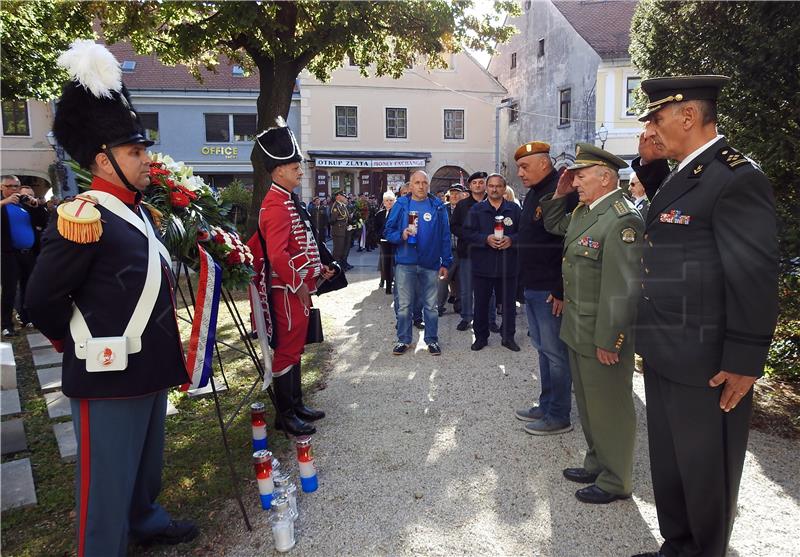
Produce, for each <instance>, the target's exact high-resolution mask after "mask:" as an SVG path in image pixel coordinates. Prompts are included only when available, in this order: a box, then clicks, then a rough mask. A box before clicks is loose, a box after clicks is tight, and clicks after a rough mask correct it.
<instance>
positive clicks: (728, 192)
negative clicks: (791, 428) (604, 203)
mask: <svg viewBox="0 0 800 557" xmlns="http://www.w3.org/2000/svg"><path fill="white" fill-rule="evenodd" d="M727 81H728V78H727V77H725V76H719V75H694V76H675V77H659V78H654V79H647V80H644V81H642V89H643V90H644V92H645V93H646V94H647V96H648V98H649V101H650V102H649V104H648V105H647V111H646V112H645V114H643V115H642V116H641V117H640V118H639V119H640V120H641V121H643V122H645V131H644V133H643V134H642V135H641V137H640V141H639V155H640V157H639V158H637V159H634V161H633V168H634V169H635V170H636V174H637V175H638V176H639V178H640V179H641V181H642V184H644V186H645V189H646V191H647V195H648V197H649V198H650V199H651V203H650V209H649V211H648V213H647V218H646V229H645V236H644V248H643V250H642V263H643V271H644V272H643V274H642V285H641V286H642V297H641V300H640V303H639V308H638V316H637V323H636V349H637V350H636V351H637V352H638V353H639V354H641V356H642V358H643V359H644V387H645V394H646V396H647V431H648V441H649V445H650V467H651V472H652V476H653V494H654V496H655V503H656V510H657V511H658V524H659V527H660V530H661V534H662V535H663V536H664V543H663V545H662V546H661V548H660V549H659V551H658V552H652V553H645V554H642V555H652V556H656V555H658V556H664V557H675V556H681V557H684V556H685V557H689V556H700V555H702V556H704V557H705V556H708V557H718V556H722V555H725V554H726V553H727V547H728V540H729V539H730V535H731V530H732V529H733V521H734V518H735V516H736V500H737V495H738V493H739V482H740V480H741V477H742V467H743V465H744V457H745V453H746V451H747V437H748V431H749V423H750V414H751V412H752V408H753V389H752V386H753V383H755V381H756V379H757V378H758V377H760V376H761V374H762V373H763V370H764V363H765V360H766V357H767V351H768V349H769V345H770V341H771V339H772V334H773V332H774V330H775V322H776V319H777V314H778V287H777V283H778V257H779V252H778V232H777V223H776V217H775V201H774V198H773V193H772V185H771V184H770V181H769V179H768V178H767V177H766V176H765V175H764V173H763V172H761V170H760V169H759V168H758V167H757V166H756V165H754V164H753V163H752V162H751V161H750V160H749V159H747V157H745V156H744V155H742V154H741V153H739V152H738V151H736V149H734V148H733V147H731V146H730V145H729V144H728V142H727V140H726V139H725V138H724V137H723V136H721V135H719V134H718V133H717V127H716V124H717V96H718V94H719V91H720V89H721V88H722V87H723V86H724V84H725V83H727ZM667 160H673V161H675V162H676V164H675V165H674V168H673V169H672V170H671V171H670V168H669V166H668V163H667Z"/></svg>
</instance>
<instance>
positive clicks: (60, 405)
mask: <svg viewBox="0 0 800 557" xmlns="http://www.w3.org/2000/svg"><path fill="white" fill-rule="evenodd" d="M44 400H45V402H47V415H48V416H50V418H51V419H55V418H61V417H64V416H71V415H72V410H71V409H70V405H69V399H68V398H67V397H65V396H64V393H62V392H61V391H53V392H52V393H45V394H44Z"/></svg>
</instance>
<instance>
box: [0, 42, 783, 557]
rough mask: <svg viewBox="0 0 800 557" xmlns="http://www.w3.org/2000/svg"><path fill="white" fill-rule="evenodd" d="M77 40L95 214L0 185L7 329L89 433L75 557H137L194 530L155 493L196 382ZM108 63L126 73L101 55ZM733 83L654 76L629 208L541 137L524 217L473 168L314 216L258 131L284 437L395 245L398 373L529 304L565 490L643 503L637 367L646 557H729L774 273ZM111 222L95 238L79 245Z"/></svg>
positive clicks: (531, 160) (142, 142)
mask: <svg viewBox="0 0 800 557" xmlns="http://www.w3.org/2000/svg"><path fill="white" fill-rule="evenodd" d="M78 43H79V44H78V47H80V48H78V49H77V51H73V52H72V53H71V54H72V57H71V58H70V57H66V58H65V61H66V63H67V66H68V67H66V69H67V70H68V72H69V73H70V75H71V77H72V79H71V80H70V81H68V82H67V83H66V84H65V86H64V88H63V90H62V94H61V97H60V98H59V100H58V103H57V106H58V110H57V112H56V116H55V120H54V130H53V131H54V134H55V136H56V138H57V140H58V142H59V143H60V144H61V145H62V146H63V147H64V148H65V149H66V151H67V152H68V153H69V154H70V156H71V157H72V158H73V159H75V160H76V161H77V162H78V164H80V165H81V166H82V167H84V168H85V169H87V170H89V171H90V172H91V173H92V175H93V181H92V185H91V192H89V193H90V194H91V197H89V196H86V195H82V196H79V197H78V198H76V199H75V200H71V201H69V202H67V203H65V204H63V205H62V206H61V207H59V210H58V217H57V218H55V219H51V220H52V221H53V222H51V223H50V224H49V225H47V220H48V218H47V210H46V209H45V207H44V204H43V203H42V202H41V201H40V200H37V199H36V198H35V197H34V196H33V195H32V192H29V191H27V190H25V189H24V188H22V187H21V184H20V182H19V180H18V179H17V178H16V177H15V176H3V177H2V202H1V204H2V225H3V229H2V239H3V250H2V258H3V259H2V269H3V277H2V289H3V296H2V306H3V312H2V318H3V322H2V326H3V329H4V330H3V334H4V335H13V334H14V329H15V327H14V324H13V322H12V321H11V315H12V311H13V307H14V305H15V304H16V307H17V313H18V316H19V319H20V324H21V325H22V326H27V325H28V323H32V324H33V325H35V326H36V327H37V328H38V329H40V330H41V332H42V333H43V334H44V335H46V336H47V337H48V338H49V339H51V341H52V342H53V344H54V346H56V347H57V348H58V349H59V350H62V351H63V352H64V360H63V377H62V382H63V392H64V394H65V395H66V396H67V397H69V398H70V403H71V409H72V416H73V421H74V424H75V432H76V438H77V442H78V464H77V472H76V482H77V490H76V494H77V500H76V523H77V538H78V539H77V545H78V554H79V555H124V554H125V553H126V551H127V544H128V539H129V537H130V538H134V539H136V540H137V541H139V542H140V543H144V544H154V543H162V544H176V543H181V542H185V541H189V540H191V539H193V538H194V537H196V536H197V534H198V531H197V528H196V526H195V525H194V523H193V522H191V521H188V520H177V519H173V518H172V517H171V516H170V514H169V513H168V512H167V511H166V510H165V509H164V508H163V507H161V506H160V505H159V504H158V502H157V498H158V494H159V491H160V485H161V467H162V455H163V448H164V416H165V410H166V401H167V396H166V393H167V390H168V389H170V388H172V387H174V386H177V385H180V384H183V383H186V382H187V380H188V379H190V378H189V376H188V371H187V369H186V367H185V361H184V357H183V353H182V349H181V341H180V334H179V331H178V328H177V323H176V322H175V319H174V315H175V313H174V312H175V306H174V298H173V296H172V293H173V290H174V287H175V285H174V277H173V276H172V275H171V274H170V272H169V268H170V261H169V259H170V258H169V254H166V255H165V254H164V252H165V251H166V250H165V249H162V248H163V245H161V242H160V241H159V239H158V236H157V234H156V232H155V228H156V226H155V221H154V219H153V217H152V215H151V214H150V211H148V210H147V209H146V208H145V207H144V206H143V205H141V203H140V202H141V197H142V195H141V192H142V191H143V190H144V189H145V188H146V187H147V186H148V185H149V163H150V161H149V157H148V155H147V153H146V148H147V147H149V146H150V144H151V143H152V142H151V141H149V140H148V139H147V138H146V136H145V134H144V130H143V128H142V125H141V121H140V118H139V116H138V114H137V112H136V110H135V108H134V107H133V105H132V103H131V99H130V97H129V95H128V92H127V90H126V89H125V87H124V85H122V84H121V81H120V79H119V75H116V76H110V77H112V78H115V79H107V78H108V77H109V76H102V75H101V76H94V77H93V78H92V82H93V83H95V84H96V83H105V84H110V85H108V87H106V88H105V89H103V90H101V91H96V90H94V89H92V88H90V87H88V86H86V83H85V81H86V79H87V75H88V74H87V73H85V72H76V71H75V68H74V67H72V68H71V67H70V64H75V63H76V62H80V64H81V65H82V66H85V67H90V68H94V69H93V70H92V72H103V71H113V68H117V71H118V67H119V65H118V64H116V60H113V57H112V56H111V55H110V53H108V52H107V51H106V50H105V49H104V48H103V47H102V46H100V45H95V44H94V43H93V42H91V41H78ZM75 48H76V47H75V45H73V49H75ZM107 57H111V60H112V61H113V62H114V63H97V61H98V58H99V59H105V62H108V60H107ZM84 58H86V60H84V61H85V62H86V63H85V64H84V63H83V61H81V60H83V59H84ZM70 60H72V62H70ZM89 73H91V72H89ZM101 78H102V79H101ZM82 80H83V81H82ZM726 81H727V78H724V77H722V76H690V77H677V78H656V79H648V80H644V81H643V82H642V85H641V86H642V89H643V91H644V93H645V94H646V95H647V96H648V98H649V104H648V107H647V112H646V113H645V114H644V115H643V116H642V117H641V120H642V121H643V122H644V131H643V132H642V134H641V136H640V140H639V157H637V158H636V159H635V160H634V161H633V164H632V166H633V168H634V170H635V171H636V177H635V178H634V179H632V180H631V184H630V193H631V196H627V195H626V194H625V193H624V192H623V191H622V190H621V189H620V188H619V172H620V170H621V169H623V168H625V167H627V163H626V162H625V161H623V160H622V159H620V158H619V157H617V156H615V155H614V154H612V153H610V152H607V151H605V150H603V149H601V148H598V147H595V146H594V145H591V144H584V143H579V144H577V145H576V151H575V159H574V161H573V163H572V164H571V165H570V166H568V167H567V168H566V169H563V171H562V172H561V173H559V172H557V170H556V169H555V168H554V166H553V160H552V158H551V157H550V146H549V145H548V144H547V143H546V142H544V141H529V142H527V143H525V144H523V145H521V146H520V147H519V148H518V149H517V150H516V152H515V153H514V159H515V161H516V165H517V176H518V177H519V178H520V180H521V182H522V184H523V186H524V187H525V189H526V190H527V193H526V195H525V196H524V199H523V201H522V204H521V205H520V204H519V202H518V201H517V200H516V199H515V196H514V194H513V191H512V190H511V188H509V186H508V183H507V180H506V177H504V176H502V175H500V174H488V173H486V172H475V173H474V174H472V175H471V176H470V177H469V179H468V181H467V182H468V183H467V188H464V187H462V186H461V185H460V184H459V185H453V186H451V187H450V188H449V190H448V191H447V192H439V193H438V194H437V195H434V194H431V193H430V183H429V178H428V175H427V174H426V173H425V172H424V171H416V172H414V173H413V174H411V176H410V180H409V182H408V184H406V185H404V186H403V187H402V188H401V189H400V191H398V192H397V194H395V193H394V192H390V191H387V192H386V193H385V194H384V195H383V197H382V199H381V203H380V205H379V203H378V200H377V199H375V198H374V197H372V196H369V195H361V196H359V197H358V198H352V196H348V195H347V194H346V193H345V192H343V191H337V192H335V193H334V195H333V202H332V203H330V204H328V203H326V202H325V200H322V199H315V200H313V201H312V202H311V203H310V204H309V205H308V207H306V206H304V205H303V204H302V203H301V202H300V199H299V197H298V196H297V195H296V193H294V189H295V188H297V187H298V186H299V185H300V183H301V178H302V176H303V170H302V162H303V156H302V154H301V152H300V149H299V146H298V145H297V142H296V140H295V137H294V134H293V133H292V132H291V130H289V128H288V127H286V126H285V124H284V123H282V122H277V123H276V126H275V127H271V128H269V129H267V130H265V131H264V132H262V133H261V134H259V135H258V137H257V140H256V143H257V147H258V149H260V151H257V152H259V153H262V155H261V156H262V163H263V165H264V167H265V168H266V169H267V171H268V172H269V173H270V178H271V184H270V188H269V190H268V193H267V194H266V196H265V198H264V200H263V202H262V206H261V207H262V211H261V212H260V214H259V223H258V232H257V234H255V235H254V236H253V237H252V238H251V239H250V241H249V242H248V244H249V245H250V246H251V249H253V252H254V255H256V260H257V264H256V271H257V273H258V274H257V277H258V280H257V281H256V282H257V283H258V285H259V288H261V291H260V292H261V295H263V299H264V300H265V301H266V303H267V305H268V306H270V308H271V311H267V312H268V313H269V316H265V317H267V318H269V319H271V320H272V327H273V331H274V333H273V334H274V336H273V337H272V340H273V341H274V342H273V344H274V355H273V358H272V374H273V377H272V380H273V385H274V391H275V398H276V403H277V418H276V427H277V428H279V429H284V430H286V431H288V432H290V433H292V434H293V435H306V434H311V433H314V432H315V431H316V428H315V426H314V425H313V424H312V422H316V421H318V420H321V419H323V418H324V417H325V413H324V412H322V411H320V410H317V409H313V408H309V407H308V406H307V405H306V404H305V403H304V401H303V396H302V389H301V365H300V362H301V354H302V352H303V347H304V345H305V342H306V334H307V329H308V326H309V321H310V318H311V317H310V313H311V312H310V309H311V306H312V305H313V304H312V301H311V294H313V293H315V292H316V293H322V292H324V291H326V290H327V291H329V290H333V289H336V288H339V287H343V286H344V284H346V282H343V279H344V276H345V275H344V272H345V271H346V270H347V269H348V268H350V267H351V266H350V264H349V263H348V261H347V257H348V253H349V252H350V250H351V246H352V244H353V242H357V245H358V249H361V250H367V251H370V250H374V249H380V258H379V260H380V283H379V287H380V288H381V289H384V290H385V292H386V293H387V294H391V295H393V302H394V304H393V305H394V312H395V317H396V331H397V341H396V343H395V344H394V346H393V348H392V354H394V355H396V356H402V355H403V354H405V353H406V352H407V351H408V349H409V347H410V345H411V342H412V332H413V327H414V326H416V327H418V328H420V329H423V332H422V337H423V341H424V343H425V345H426V346H427V350H428V352H429V353H430V354H432V355H434V356H441V354H442V346H441V345H440V342H439V335H438V318H439V317H440V316H441V315H442V314H443V313H444V312H445V311H446V304H448V303H451V304H453V309H454V311H456V312H457V313H459V314H460V320H459V322H458V324H457V325H456V329H457V330H458V331H461V332H465V331H468V330H469V329H470V328H472V330H473V333H474V339H473V342H472V345H471V349H472V350H474V351H479V350H482V349H484V348H485V347H486V346H487V345H488V344H489V339H490V337H491V333H496V334H498V335H499V336H500V344H501V346H503V347H504V348H506V349H508V350H511V351H515V352H516V351H519V350H520V347H519V345H518V344H517V342H516V339H515V334H516V312H517V308H518V307H522V306H523V305H524V308H525V315H526V318H527V331H528V333H527V334H528V337H529V339H530V342H531V345H532V346H533V348H534V349H535V350H536V352H537V354H538V370H539V375H540V385H541V391H540V393H539V394H538V399H537V400H536V402H535V403H533V404H532V405H526V407H524V408H521V409H518V410H516V412H515V416H516V418H518V419H520V420H522V421H523V422H524V423H525V425H524V430H525V431H526V432H528V433H530V434H533V435H555V434H564V433H567V432H569V431H571V430H572V429H573V425H572V419H571V392H572V390H573V389H574V393H575V399H576V402H577V408H578V414H579V418H580V421H581V425H582V430H583V435H584V437H585V441H586V446H587V450H586V455H585V457H584V459H583V463H582V465H581V466H577V467H570V468H566V469H564V470H563V476H564V477H565V478H566V479H567V480H570V481H573V482H577V483H580V484H585V487H582V488H581V489H578V490H577V491H576V492H575V496H576V497H577V498H578V500H580V501H582V502H585V503H592V504H609V503H612V502H614V501H616V500H619V499H626V498H629V497H630V496H631V493H632V491H633V490H634V489H635V486H634V485H633V481H632V478H633V473H632V470H633V445H634V434H635V429H636V425H637V424H636V416H635V412H634V407H633V394H632V377H633V372H634V352H637V353H639V354H640V355H641V356H642V357H643V360H644V374H645V393H646V396H647V415H648V426H647V427H648V437H649V448H650V461H651V473H652V479H653V490H654V495H655V503H656V509H657V512H658V520H659V525H660V528H661V534H662V536H663V537H664V543H663V545H662V546H661V547H660V548H659V549H658V550H657V551H655V552H650V553H644V554H641V555H642V556H644V555H650V556H656V557H658V556H667V557H673V556H678V555H681V556H684V555H685V556H699V555H704V556H705V555H709V556H711V555H713V556H717V555H725V553H726V551H727V545H728V541H729V538H730V535H731V530H732V526H733V521H734V518H735V515H736V499H737V495H738V489H739V482H740V479H741V475H742V468H743V463H744V456H745V451H746V446H747V437H748V423H749V418H750V414H751V410H752V386H753V383H754V382H755V381H756V379H757V378H758V377H759V376H760V375H761V373H762V370H763V367H764V362H765V359H766V353H767V349H768V347H769V343H770V339H771V336H772V333H773V330H774V326H775V322H776V316H777V292H776V284H777V261H778V249H777V231H776V219H775V210H774V202H773V199H772V193H771V186H770V184H769V181H768V179H767V178H766V177H765V176H764V175H763V173H761V171H760V170H759V169H758V168H757V166H755V165H754V164H752V163H751V162H750V161H749V160H748V159H746V158H745V157H744V156H743V155H741V154H740V153H738V152H737V151H736V150H735V149H733V148H732V147H731V146H730V145H728V143H727V141H726V139H725V138H724V137H722V136H720V135H718V134H717V129H716V121H717V115H716V99H717V95H718V94H719V90H720V89H721V88H722V87H723V86H724V84H725V82H726ZM115 83H116V85H114V84H115ZM104 87H105V86H104ZM668 160H671V161H675V162H676V164H675V165H674V166H672V167H670V166H669V164H668V162H667V161H668ZM306 209H307V210H306ZM100 221H102V234H99V233H95V234H86V233H85V232H87V230H96V228H93V227H95V226H96V225H97V224H98V223H99V222H100ZM45 226H47V228H46V230H44V231H43V228H44V227H45ZM328 236H330V238H331V239H332V241H333V253H332V254H331V253H330V252H329V251H328V249H327V247H326V245H325V239H326V238H327V237H328ZM40 238H41V241H40ZM40 245H41V247H40ZM37 252H38V253H39V254H38V261H37V263H36V265H33V261H34V260H35V258H36V256H37ZM120 277H124V280H121V278H120ZM337 283H338V286H336V284H337ZM17 290H21V291H22V295H21V299H22V302H20V300H18V299H17V295H16V294H17ZM142 300H145V301H146V303H145V304H144V306H149V307H146V308H145V310H146V311H143V310H142V307H143V304H142V303H140V302H142ZM270 308H267V310H269V309H270ZM147 311H149V313H147ZM498 318H500V319H501V322H500V323H499V324H498V323H497V319H498ZM28 319H30V321H28ZM81 322H82V323H83V325H82V326H80V323H81ZM120 335H122V336H120ZM120 339H122V342H121V344H120ZM109 345H112V346H115V347H117V348H115V349H118V350H119V351H120V353H119V354H113V355H115V356H118V358H109V357H106V358H105V361H104V362H103V365H107V366H108V368H107V369H97V367H96V366H97V362H96V361H95V360H97V359H98V358H100V357H101V356H108V352H107V351H110V349H109V348H108V346H109ZM103 347H105V350H104V349H103ZM530 394H531V395H532V393H530ZM119 455H125V458H123V459H120V458H119ZM108 462H115V463H116V465H115V466H112V467H109V466H106V464H107V463H108Z"/></svg>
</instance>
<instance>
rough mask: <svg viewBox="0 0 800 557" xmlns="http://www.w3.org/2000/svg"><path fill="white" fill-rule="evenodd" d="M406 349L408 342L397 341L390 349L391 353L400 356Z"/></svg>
mask: <svg viewBox="0 0 800 557" xmlns="http://www.w3.org/2000/svg"><path fill="white" fill-rule="evenodd" d="M406 350H408V344H405V343H402V342H398V343H397V344H395V345H394V348H393V349H392V354H394V355H395V356H402V355H403V354H405V353H406Z"/></svg>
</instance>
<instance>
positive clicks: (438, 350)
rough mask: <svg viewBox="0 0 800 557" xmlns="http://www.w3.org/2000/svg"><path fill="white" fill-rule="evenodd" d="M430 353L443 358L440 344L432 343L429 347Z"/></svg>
mask: <svg viewBox="0 0 800 557" xmlns="http://www.w3.org/2000/svg"><path fill="white" fill-rule="evenodd" d="M428 352H430V353H431V355H432V356H441V355H442V348H441V347H440V346H439V343H438V342H432V343H430V344H429V345H428Z"/></svg>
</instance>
